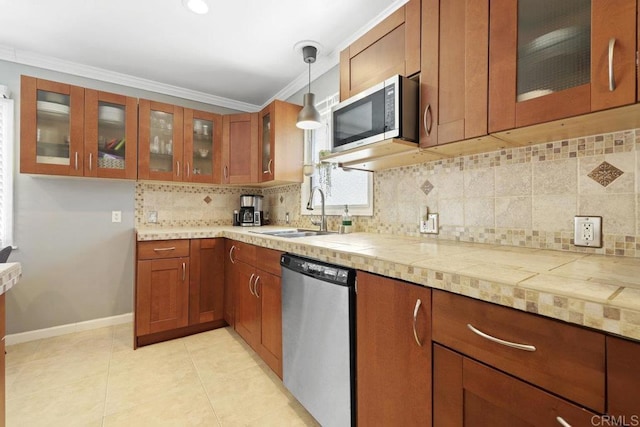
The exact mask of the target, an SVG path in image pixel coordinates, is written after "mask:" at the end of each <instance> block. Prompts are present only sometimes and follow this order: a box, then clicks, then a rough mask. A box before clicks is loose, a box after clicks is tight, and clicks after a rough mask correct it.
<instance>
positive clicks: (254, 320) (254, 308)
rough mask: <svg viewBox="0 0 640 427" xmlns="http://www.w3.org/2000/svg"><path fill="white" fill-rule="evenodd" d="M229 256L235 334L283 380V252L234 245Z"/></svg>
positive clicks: (228, 278) (229, 285) (229, 277)
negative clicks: (281, 275) (281, 277)
mask: <svg viewBox="0 0 640 427" xmlns="http://www.w3.org/2000/svg"><path fill="white" fill-rule="evenodd" d="M228 254H229V257H228V258H229V263H230V264H231V265H230V266H229V267H228V268H227V270H226V273H227V274H228V276H227V290H229V289H232V292H233V298H234V300H233V307H234V309H233V311H234V313H233V324H234V325H235V326H234V327H235V330H236V332H238V334H239V335H240V336H241V337H242V338H244V340H245V341H246V342H247V343H248V344H249V345H250V346H251V347H252V348H253V349H254V350H255V351H256V353H258V354H259V355H260V357H261V358H262V359H263V360H264V361H265V363H266V364H267V365H268V366H269V367H270V368H271V369H272V370H273V371H274V372H275V373H276V374H277V375H278V376H279V377H280V378H282V299H281V292H282V287H281V281H280V255H281V252H279V251H275V250H272V249H266V248H261V247H256V246H252V245H248V244H246V243H242V242H231V247H230V248H229V252H228ZM227 313H228V311H227ZM227 315H230V314H227Z"/></svg>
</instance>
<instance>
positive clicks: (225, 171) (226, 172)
mask: <svg viewBox="0 0 640 427" xmlns="http://www.w3.org/2000/svg"><path fill="white" fill-rule="evenodd" d="M223 171H224V180H225V181H226V180H227V179H228V178H229V166H226V165H225V167H224V170H223Z"/></svg>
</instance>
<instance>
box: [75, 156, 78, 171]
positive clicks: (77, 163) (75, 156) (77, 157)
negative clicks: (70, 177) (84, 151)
mask: <svg viewBox="0 0 640 427" xmlns="http://www.w3.org/2000/svg"><path fill="white" fill-rule="evenodd" d="M75 158H76V170H78V152H77V151H76V155H75Z"/></svg>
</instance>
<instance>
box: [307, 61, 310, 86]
mask: <svg viewBox="0 0 640 427" xmlns="http://www.w3.org/2000/svg"><path fill="white" fill-rule="evenodd" d="M307 64H309V88H308V91H307V93H311V61H309V62H307Z"/></svg>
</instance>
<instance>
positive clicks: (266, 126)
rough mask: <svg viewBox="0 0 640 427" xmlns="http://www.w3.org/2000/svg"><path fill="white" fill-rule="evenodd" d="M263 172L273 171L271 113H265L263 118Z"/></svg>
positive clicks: (261, 142)
mask: <svg viewBox="0 0 640 427" xmlns="http://www.w3.org/2000/svg"><path fill="white" fill-rule="evenodd" d="M260 144H261V147H262V169H263V170H262V172H263V173H265V174H266V173H272V168H271V164H270V162H271V115H270V114H265V116H264V117H263V118H262V141H260Z"/></svg>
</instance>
